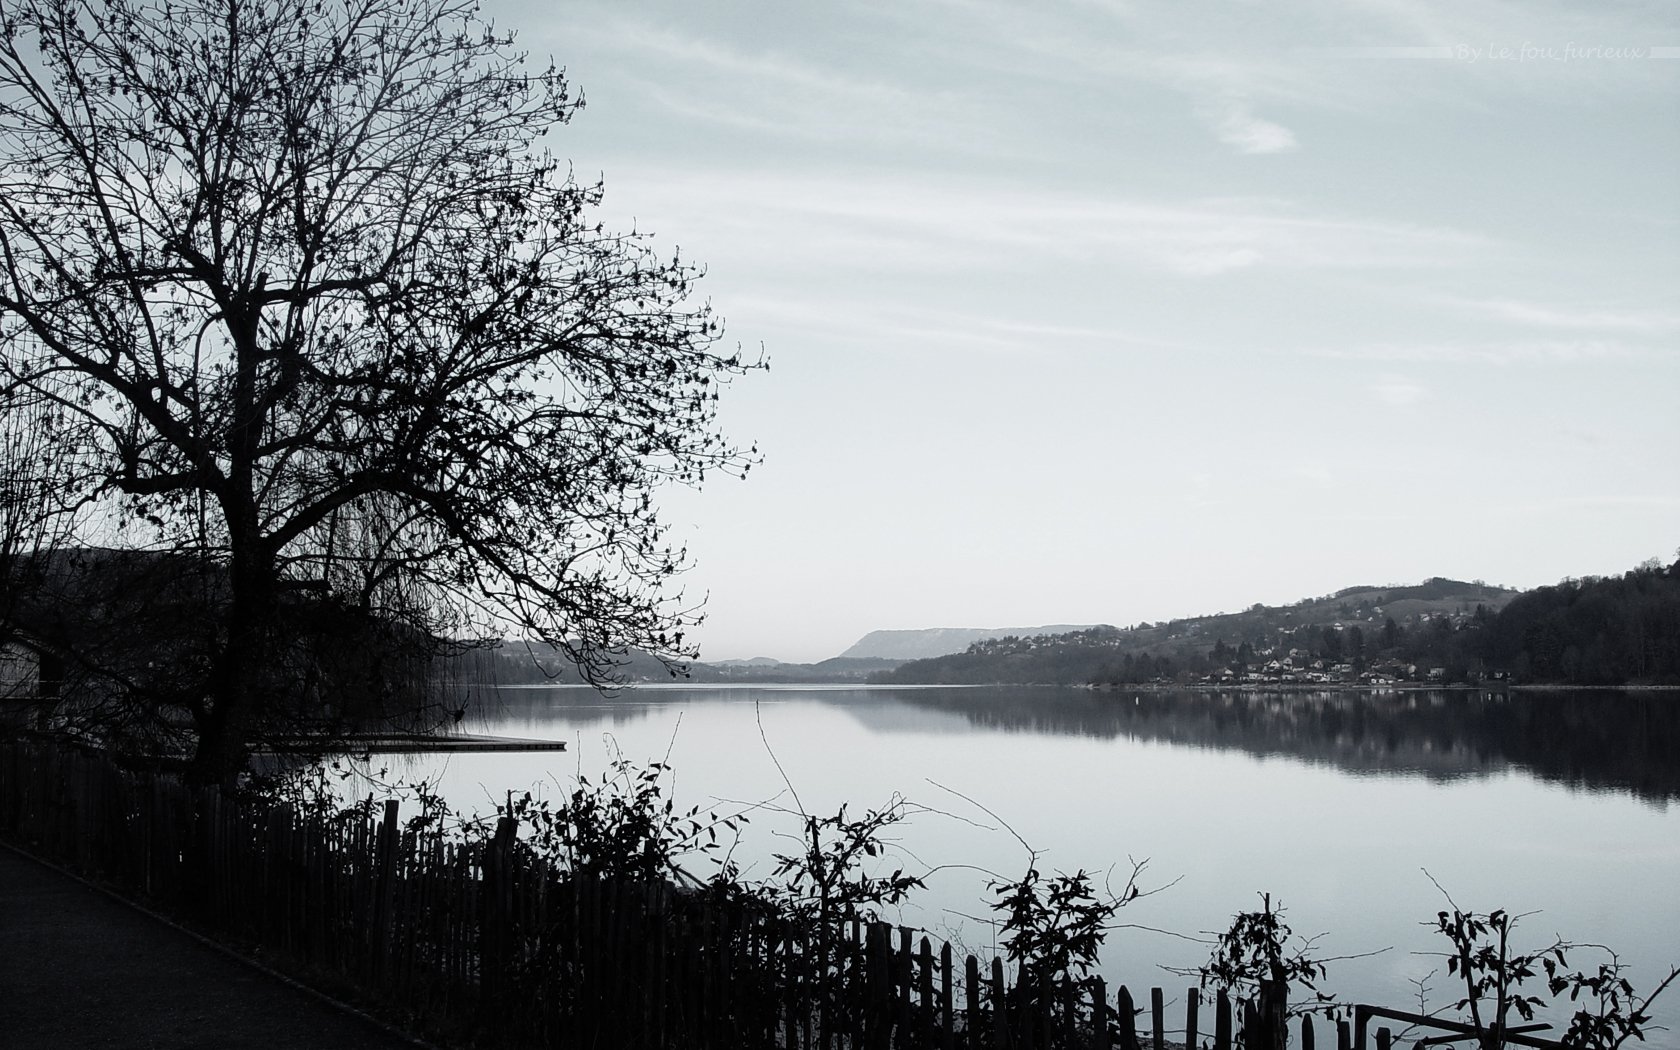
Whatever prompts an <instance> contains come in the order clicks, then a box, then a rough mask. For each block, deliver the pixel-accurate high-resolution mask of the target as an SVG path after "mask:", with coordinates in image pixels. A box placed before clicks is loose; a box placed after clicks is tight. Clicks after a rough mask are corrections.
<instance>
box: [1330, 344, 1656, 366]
mask: <svg viewBox="0 0 1680 1050" xmlns="http://www.w3.org/2000/svg"><path fill="white" fill-rule="evenodd" d="M1305 353H1306V356H1308V357H1318V358H1328V359H1331V360H1343V361H1376V362H1401V363H1407V364H1481V365H1516V364H1534V363H1543V362H1552V363H1557V364H1570V363H1577V362H1584V361H1606V360H1627V359H1631V358H1637V357H1643V356H1649V355H1650V353H1651V351H1649V350H1647V349H1644V348H1641V347H1637V346H1631V345H1628V344H1626V343H1619V342H1612V341H1606V340H1601V339H1526V340H1523V339H1518V340H1483V341H1474V340H1472V341H1466V342H1420V343H1374V344H1371V345H1367V346H1352V347H1327V348H1321V349H1313V350H1307V351H1305Z"/></svg>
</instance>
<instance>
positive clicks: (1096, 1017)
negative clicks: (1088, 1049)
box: [1091, 977, 1194, 1050]
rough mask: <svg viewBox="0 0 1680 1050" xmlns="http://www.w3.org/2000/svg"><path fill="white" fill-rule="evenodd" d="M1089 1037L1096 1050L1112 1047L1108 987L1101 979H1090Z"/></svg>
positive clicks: (1105, 1049)
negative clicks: (1109, 1027)
mask: <svg viewBox="0 0 1680 1050" xmlns="http://www.w3.org/2000/svg"><path fill="white" fill-rule="evenodd" d="M1091 1035H1092V1037H1093V1038H1092V1045H1094V1046H1095V1047H1096V1050H1108V1048H1109V1047H1110V1046H1111V1045H1112V1044H1111V1041H1110V1040H1109V1037H1108V985H1107V984H1106V983H1104V981H1103V979H1102V978H1101V977H1093V978H1091ZM1190 1050H1194V1048H1190Z"/></svg>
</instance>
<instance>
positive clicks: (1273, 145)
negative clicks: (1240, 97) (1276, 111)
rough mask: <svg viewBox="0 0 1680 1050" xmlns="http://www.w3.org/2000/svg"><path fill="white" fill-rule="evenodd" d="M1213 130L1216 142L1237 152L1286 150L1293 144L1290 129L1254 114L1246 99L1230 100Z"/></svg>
mask: <svg viewBox="0 0 1680 1050" xmlns="http://www.w3.org/2000/svg"><path fill="white" fill-rule="evenodd" d="M1214 131H1215V133H1216V134H1217V135H1218V136H1219V141H1221V142H1223V143H1225V144H1226V145H1228V146H1235V147H1236V148H1237V151H1238V152H1239V153H1287V152H1288V151H1290V150H1292V149H1294V148H1295V146H1296V142H1295V133H1294V132H1293V131H1290V130H1289V129H1288V128H1286V127H1284V126H1283V125H1281V124H1274V123H1272V122H1271V121H1269V120H1262V119H1260V118H1259V117H1257V116H1255V115H1254V114H1253V113H1252V112H1250V111H1249V107H1248V104H1247V103H1245V102H1236V103H1232V104H1231V106H1230V107H1229V108H1228V109H1227V110H1226V112H1225V114H1224V116H1222V117H1220V118H1219V120H1218V122H1217V123H1216V124H1215V125H1214Z"/></svg>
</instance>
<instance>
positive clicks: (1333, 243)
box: [485, 0, 1680, 661]
mask: <svg viewBox="0 0 1680 1050" xmlns="http://www.w3.org/2000/svg"><path fill="white" fill-rule="evenodd" d="M485 10H486V13H487V14H489V15H490V16H491V17H493V18H494V19H495V20H496V22H497V24H498V26H500V27H502V28H511V29H514V30H516V31H517V32H518V34H519V35H518V39H519V42H520V43H521V44H522V45H523V46H525V47H527V48H529V49H530V51H531V52H532V53H533V55H534V56H537V57H540V58H546V57H550V56H552V57H553V58H554V59H555V61H557V62H558V63H559V64H561V65H563V66H565V67H566V68H567V71H568V74H569V76H570V78H571V80H572V82H573V84H574V85H575V87H576V88H578V89H580V90H581V91H582V93H583V95H584V98H585V100H586V107H585V109H584V110H583V111H582V112H581V113H580V114H579V115H578V116H577V118H576V119H575V120H574V121H573V122H572V123H571V124H570V125H569V126H567V127H565V128H563V129H560V130H559V131H558V132H557V133H555V134H554V135H553V136H551V139H550V141H549V143H548V145H549V147H550V148H551V149H553V151H554V152H555V153H556V154H557V155H559V156H561V157H563V158H565V159H567V160H569V161H570V162H571V163H572V164H573V166H574V167H575V169H576V171H577V172H578V174H579V176H580V177H586V178H591V179H592V178H594V177H597V176H598V177H601V178H604V180H605V184H606V190H607V198H606V201H605V203H604V204H603V206H602V218H603V219H604V220H605V221H607V222H608V223H609V224H615V225H617V226H619V227H621V228H625V227H629V226H630V225H632V224H633V225H634V226H635V228H637V229H638V230H641V231H644V232H647V233H650V234H651V235H652V236H653V242H652V243H653V244H654V246H655V247H656V248H658V249H659V250H660V251H661V253H664V252H665V251H667V250H668V249H671V248H680V249H681V251H682V254H683V255H684V256H685V257H687V258H691V259H695V260H698V261H701V262H703V263H704V264H705V265H706V267H707V269H708V274H707V276H706V278H705V279H704V280H703V281H702V282H701V284H700V295H701V296H702V297H703V298H705V299H709V300H710V302H711V304H712V306H713V307H714V308H715V310H716V311H717V313H718V314H719V315H720V316H721V317H722V318H723V319H724V321H725V324H726V333H727V335H726V337H727V339H728V340H729V341H731V342H732V343H739V344H740V345H741V346H742V347H743V348H744V349H745V350H746V351H748V352H749V353H757V352H758V351H759V350H760V349H762V351H763V353H764V354H765V355H766V356H767V357H768V359H769V361H770V369H769V371H768V372H762V373H755V374H751V375H749V376H747V377H745V378H743V379H741V380H738V381H737V382H736V383H735V384H734V385H733V386H732V387H731V388H730V389H729V390H728V391H727V393H726V394H725V395H724V398H723V401H722V405H721V423H722V427H723V429H724V431H725V432H726V433H727V434H728V435H729V436H730V437H731V438H733V439H735V440H737V441H739V442H741V443H743V444H748V443H753V442H756V443H757V445H758V446H759V448H760V449H761V451H762V453H763V462H762V464H761V465H760V466H759V467H758V468H755V469H754V470H753V471H752V472H751V474H750V476H749V477H748V478H747V479H746V480H745V481H736V480H734V479H730V478H715V479H712V480H709V481H708V483H707V484H706V486H705V487H704V489H702V490H701V491H698V492H691V491H687V490H671V491H667V492H665V493H664V495H663V498H662V503H663V506H664V509H665V515H666V517H667V519H668V520H669V522H670V524H671V525H672V527H673V534H674V536H675V537H676V538H677V539H678V540H679V541H680V542H682V543H685V544H686V545H687V547H688V549H689V552H690V554H691V556H692V558H693V561H694V566H693V568H692V569H691V570H690V572H689V573H688V574H687V576H686V577H685V580H684V584H683V588H684V592H685V600H686V601H687V602H689V603H691V604H692V603H694V602H696V601H699V600H702V599H703V600H704V601H705V603H706V610H707V619H706V622H705V624H704V626H703V627H702V628H701V629H700V630H699V631H698V632H697V634H696V637H697V639H698V641H699V642H700V645H701V648H702V658H703V659H711V660H717V659H729V658H742V657H750V656H761V655H762V656H773V657H776V658H779V659H783V660H798V661H807V660H820V659H823V658H826V657H829V656H834V655H837V654H838V653H839V652H841V651H842V650H844V649H845V648H847V647H848V646H849V645H851V644H852V643H853V642H854V641H856V640H857V639H858V638H859V637H861V636H862V635H863V634H865V633H866V632H868V631H871V630H875V629H882V628H893V629H904V628H922V627H968V626H972V627H989V626H1000V627H1001V626H1027V625H1035V624H1041V623H1111V624H1116V625H1122V626H1123V625H1127V624H1132V623H1136V622H1139V621H1146V620H1147V621H1156V620H1162V619H1168V618H1173V617H1178V616H1189V615H1198V614H1205V613H1213V612H1220V611H1234V610H1237V609H1240V608H1244V607H1246V606H1248V605H1252V604H1254V603H1255V602H1264V603H1267V604H1281V603H1287V602H1291V601H1294V600H1296V599H1299V598H1302V597H1306V596H1311V595H1319V594H1325V593H1329V592H1331V591H1335V590H1338V589H1340V588H1343V587H1347V586H1353V585H1363V584H1376V585H1383V584H1390V583H1406V582H1417V581H1419V580H1422V579H1424V578H1427V577H1430V576H1451V577H1455V578H1459V579H1483V580H1486V581H1488V582H1490V583H1499V584H1505V585H1508V586H1513V587H1524V588H1526V587H1533V586H1538V585H1542V584H1549V583H1555V582H1557V581H1558V580H1560V579H1562V578H1564V577H1570V576H1588V575H1608V574H1614V573H1619V572H1622V571H1625V570H1627V569H1629V568H1632V567H1633V566H1635V565H1637V564H1639V563H1640V562H1642V561H1645V560H1646V559H1648V558H1652V557H1658V558H1661V559H1663V560H1664V561H1665V562H1666V561H1671V560H1673V559H1674V558H1675V557H1676V553H1677V548H1680V466H1677V464H1680V408H1677V405H1680V7H1676V6H1675V5H1673V4H1669V3H1649V4H1641V3H1604V4H1592V5H1577V4H1565V3H1548V2H1540V3H1522V4H1516V3H1506V2H1499V0H1450V2H1447V0H1443V2H1438V3H1437V2H1425V0H1334V2H1332V0H1325V2H1275V3H1265V4H1261V3H1249V2H1223V3H1203V4H1193V5H1188V4H1176V3H1168V2H1149V0H1140V2H1135V3H1134V2H1124V0H1043V2H1035V3H1009V2H991V0H890V2H842V0H831V2H825V3H820V4H819V3H783V2H769V0H742V2H728V0H707V2H702V3H696V2H688V3H651V2H640V0H600V2H597V0H568V2H566V3H561V4H548V3H543V4H538V3H534V2H530V0H488V2H487V4H486V8H485Z"/></svg>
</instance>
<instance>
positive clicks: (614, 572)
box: [0, 0, 758, 778]
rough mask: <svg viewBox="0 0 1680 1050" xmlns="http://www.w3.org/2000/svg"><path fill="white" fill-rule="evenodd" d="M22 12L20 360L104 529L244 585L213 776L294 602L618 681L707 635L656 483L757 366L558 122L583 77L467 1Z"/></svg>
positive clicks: (224, 640)
mask: <svg viewBox="0 0 1680 1050" xmlns="http://www.w3.org/2000/svg"><path fill="white" fill-rule="evenodd" d="M0 37H3V39H0V377H3V378H0V382H3V384H4V387H5V389H6V391H8V392H9V394H10V395H13V396H21V397H25V398H27V399H30V400H33V401H37V402H42V403H46V404H50V405H51V406H52V411H51V412H48V413H45V414H44V415H45V422H44V423H43V424H42V425H44V426H48V427H50V428H51V431H52V440H53V441H54V443H55V446H56V447H57V448H58V449H60V450H61V452H62V462H61V464H60V465H61V466H66V467H68V469H69V471H70V473H71V475H72V476H73V477H75V478H76V479H77V484H76V486H74V491H71V492H66V493H64V495H65V497H66V499H67V500H68V501H69V502H70V503H76V502H78V501H83V502H85V501H93V502H94V503H96V505H97V506H98V508H99V510H100V513H98V514H96V515H94V518H95V519H96V520H97V522H98V523H99V527H100V528H101V529H103V530H104V533H103V534H104V535H106V536H114V537H116V539H115V540H113V541H112V545H117V546H123V547H133V548H143V549H147V550H157V551H165V552H170V553H171V555H174V556H182V555H186V556H193V557H196V558H198V559H199V560H200V561H201V562H202V563H205V564H209V565H213V566H214V567H215V569H216V571H217V572H218V573H219V574H220V575H221V576H222V577H223V578H225V587H223V588H220V589H219V593H218V596H217V599H216V603H215V607H214V608H213V609H210V610H207V614H208V615H209V616H210V617H211V618H212V620H213V622H214V623H215V624H216V625H217V629H216V631H215V632H214V642H213V645H212V651H211V652H210V653H209V656H208V659H207V669H206V672H205V674H204V675H203V681H202V682H201V683H200V685H199V686H198V687H197V695H189V696H184V697H183V699H182V703H183V705H184V707H185V708H186V709H187V710H188V711H189V712H190V714H191V716H192V719H193V722H194V725H195V727H196V730H197V734H196V736H197V745H196V746H197V752H196V758H195V767H196V768H197V769H198V771H199V772H200V774H202V775H204V776H207V777H209V776H214V777H221V778H226V777H227V776H229V775H231V772H232V771H234V770H236V769H238V768H239V767H240V765H241V764H242V762H243V760H244V756H245V749H246V748H247V746H248V743H249V742H250V741H251V739H252V738H253V736H254V735H256V734H259V733H260V732H261V731H262V728H263V725H264V718H265V712H267V711H270V710H272V709H273V708H274V707H275V705H276V703H277V702H278V701H277V691H280V690H283V689H284V688H286V685H285V683H284V682H283V681H282V680H281V677H280V676H278V675H277V673H276V672H277V670H278V669H279V668H280V667H281V666H282V665H285V663H286V661H285V660H284V659H282V657H283V655H284V652H285V649H286V644H287V643H286V633H285V630H284V629H283V624H284V622H285V621H286V620H287V616H288V615H290V614H293V613H296V612H297V611H298V610H299V609H305V608H327V607H331V608H335V609H340V610H346V609H347V610H352V611H356V612H359V613H361V614H363V615H364V616H366V617H370V618H372V619H375V620H378V621H380V622H387V623H401V624H405V625H407V626H408V627H409V628H411V629H412V631H413V632H414V634H415V635H416V636H421V635H423V636H426V637H436V636H438V635H439V634H440V633H444V632H454V633H456V634H461V633H464V632H468V631H471V630H477V631H481V632H485V633H490V634H494V633H503V632H519V633H525V634H527V635H530V636H533V637H538V638H542V639H544V640H547V641H550V642H553V643H555V644H557V645H560V646H562V647H563V648H564V649H565V650H566V652H567V653H568V655H569V656H571V657H572V659H573V660H574V661H575V662H577V663H578V664H579V666H580V668H582V669H583V670H584V671H585V673H586V674H588V675H590V676H592V677H594V678H601V677H603V676H609V675H610V674H611V667H612V662H613V658H614V656H616V655H619V654H622V653H623V652H625V650H626V649H627V648H629V647H637V648H644V649H648V650H651V651H654V652H656V653H660V654H663V655H665V656H667V657H669V658H671V659H674V660H680V659H682V658H685V657H686V656H689V655H692V651H691V649H690V648H689V647H688V646H687V645H686V643H685V642H684V640H683V630H684V628H685V627H687V626H690V625H691V624H692V623H693V622H694V619H695V614H694V612H693V610H692V609H688V608H685V607H683V605H682V602H681V600H680V595H673V594H671V593H670V587H669V586H668V584H669V581H670V579H671V577H672V576H673V575H675V574H676V573H677V572H678V571H679V570H680V569H681V568H682V567H683V566H684V564H685V563H686V555H685V552H684V551H683V550H681V549H680V548H678V547H674V546H673V545H672V544H671V543H670V542H669V541H668V540H667V538H666V533H665V529H664V527H663V526H662V523H661V521H660V519H659V517H658V515H657V513H656V510H655V507H654V503H653V496H654V493H655V490H656V489H657V488H658V487H659V486H660V485H662V484H664V483H667V482H675V483H681V484H689V485H694V484H698V483H699V482H701V481H702V480H703V479H704V478H705V477H706V475H707V474H708V472H716V471H722V472H725V473H733V474H740V473H744V472H745V471H746V469H747V467H748V466H749V464H750V462H751V461H752V460H753V459H754V458H755V451H754V450H750V449H749V450H742V449H741V448H739V447H738V446H735V445H732V444H730V443H729V442H727V441H726V440H725V439H724V438H723V437H722V436H721V435H720V434H719V433H718V431H717V429H716V425H715V408H716V403H717V397H718V391H719V388H720V386H722V385H726V384H727V382H728V381H729V380H730V379H731V378H732V377H734V376H736V375H739V374H741V373H743V372H744V371H746V370H748V369H751V368H755V367H758V365H757V364H756V363H752V362H743V361H742V360H741V358H740V357H739V356H738V355H735V354H726V353H724V352H720V350H719V349H718V348H717V341H718V338H719V334H720V328H719V324H718V321H717V319H716V318H715V317H714V316H713V315H712V314H711V312H710V310H709V309H708V308H707V307H705V306H691V305H688V298H689V294H690V288H691V284H692V282H693V281H694V280H695V278H696V277H698V276H699V271H698V270H697V268H696V267H694V266H692V265H691V264H688V263H686V262H684V261H683V260H682V259H680V258H679V257H676V256H674V255H673V256H672V257H670V258H660V257H656V256H655V255H654V254H653V252H652V249H651V247H650V246H649V244H648V241H647V239H646V238H645V237H644V236H642V235H639V234H637V233H634V232H632V233H629V234H620V233H615V232H611V231H609V230H606V229H604V228H603V226H602V225H601V224H600V223H598V222H596V221H595V220H594V219H593V218H592V217H591V209H592V207H593V206H594V205H596V204H597V203H598V202H599V201H600V199H601V193H602V190H601V187H600V185H599V184H583V183H580V182H578V181H576V180H575V179H574V178H573V176H572V175H571V174H570V173H569V171H567V170H566V169H565V168H564V167H562V165H561V164H560V163H559V162H557V161H556V160H555V159H554V158H552V157H551V156H549V155H547V154H546V153H542V152H538V151H537V150H536V148H535V147H536V144H537V142H538V140H539V139H541V138H542V136H544V135H545V134H547V133H549V132H550V131H552V130H554V129H555V128H557V127H558V126H560V125H564V124H565V123H566V122H567V121H568V120H569V119H570V118H571V117H572V116H573V115H574V114H575V113H576V112H577V110H578V109H579V108H580V107H581V105H582V101H581V99H580V98H577V97H575V96H573V95H572V94H571V93H570V91H569V89H568V85H567V82H566V80H565V78H564V75H563V73H562V71H560V70H558V69H556V68H554V67H553V66H549V67H548V68H546V69H541V70H538V71H534V72H532V71H528V70H527V66H526V61H525V56H524V55H523V54H521V53H519V52H517V51H516V50H515V49H514V48H513V44H512V37H511V36H510V35H508V34H506V33H502V32H498V31H497V30H495V29H494V27H492V26H490V25H488V24H486V23H484V22H482V21H480V20H479V19H478V17H477V15H476V13H475V5H474V4H473V3H471V2H462V0H285V2H279V3H275V2H259V0H110V2H105V0H99V2H94V0H16V2H9V3H8V4H7V5H6V8H5V12H4V14H3V15H0ZM293 618H294V619H295V616H294V617H293Z"/></svg>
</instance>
